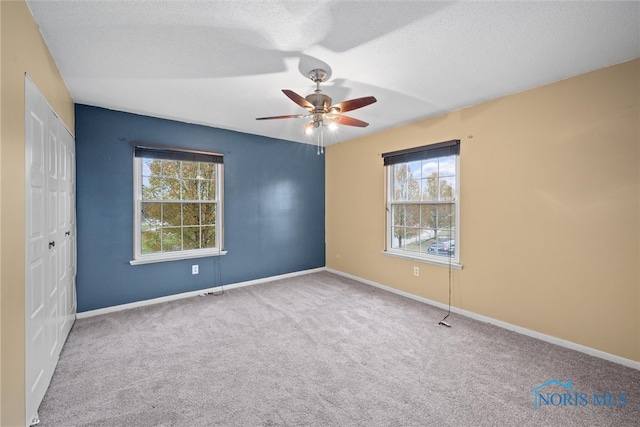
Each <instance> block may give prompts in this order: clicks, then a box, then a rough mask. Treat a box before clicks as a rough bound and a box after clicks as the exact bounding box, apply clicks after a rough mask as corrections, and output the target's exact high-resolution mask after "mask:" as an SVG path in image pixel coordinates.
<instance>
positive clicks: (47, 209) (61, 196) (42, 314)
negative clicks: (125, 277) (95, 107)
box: [25, 76, 75, 425]
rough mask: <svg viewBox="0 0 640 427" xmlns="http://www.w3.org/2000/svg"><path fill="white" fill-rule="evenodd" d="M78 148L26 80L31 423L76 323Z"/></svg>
mask: <svg viewBox="0 0 640 427" xmlns="http://www.w3.org/2000/svg"><path fill="white" fill-rule="evenodd" d="M74 153H75V146H74V141H73V137H71V135H70V134H69V132H68V131H67V130H66V128H65V127H64V125H63V124H62V122H61V121H60V119H59V118H58V117H57V116H56V115H55V113H54V112H53V110H52V109H51V107H50V106H49V104H48V103H47V101H46V100H45V98H44V97H43V96H42V94H41V93H40V91H39V90H38V89H37V88H36V86H35V85H34V84H33V82H32V81H31V80H30V79H29V78H28V77H27V76H25V238H26V242H25V243H26V245H25V381H26V383H25V384H26V396H25V406H26V414H25V416H26V424H27V425H28V424H31V422H32V421H33V420H34V419H35V418H36V417H37V410H38V407H39V406H40V402H41V401H42V398H43V397H44V394H45V392H46V391H47V387H48V386H49V383H50V381H51V377H52V376H53V371H54V370H55V367H56V364H57V362H58V355H59V354H60V350H61V349H62V344H63V343H64V340H65V339H66V337H67V335H68V333H69V330H70V329H71V325H72V324H73V320H74V319H75V177H74V172H73V171H74V170H75V167H74V165H73V164H72V162H74V161H75V158H74V155H75V154H74Z"/></svg>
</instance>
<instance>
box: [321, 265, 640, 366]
mask: <svg viewBox="0 0 640 427" xmlns="http://www.w3.org/2000/svg"><path fill="white" fill-rule="evenodd" d="M325 271H328V272H330V273H335V274H338V275H340V276H344V277H348V278H349V279H353V280H356V281H358V282H361V283H364V284H367V285H371V286H375V287H376V288H380V289H383V290H385V291H388V292H392V293H394V294H398V295H402V296H404V297H407V298H411V299H413V300H416V301H420V302H423V303H426V304H429V305H433V306H435V307H438V308H441V309H443V310H448V308H449V306H448V305H447V304H443V303H440V302H438V301H433V300H430V299H428V298H424V297H421V296H418V295H414V294H411V293H409V292H405V291H401V290H398V289H395V288H392V287H390V286H385V285H381V284H380V283H376V282H373V281H371V280H367V279H363V278H362V277H358V276H353V275H351V274H347V273H344V272H342V271H338V270H334V269H332V268H325ZM451 312H452V313H456V314H460V315H462V316H465V317H469V318H471V319H474V320H479V321H480V322H485V323H490V324H492V325H495V326H499V327H501V328H504V329H508V330H510V331H514V332H517V333H519V334H522V335H526V336H529V337H532V338H537V339H539V340H541V341H546V342H549V343H551V344H556V345H559V346H562V347H566V348H570V349H571V350H576V351H579V352H581V353H585V354H588V355H589V356H594V357H598V358H600V359H604V360H608V361H609V362H614V363H619V364H620V365H624V366H627V367H629V368H633V369H637V370H640V362H636V361H634V360H631V359H626V358H624V357H620V356H616V355H615V354H611V353H606V352H604V351H600V350H596V349H595V348H591V347H587V346H584V345H581V344H576V343H574V342H571V341H567V340H563V339H560V338H557V337H554V336H552V335H546V334H543V333H540V332H536V331H532V330H531V329H526V328H523V327H520V326H516V325H512V324H511V323H507V322H503V321H501V320H497V319H493V318H491V317H487V316H483V315H481V314H476V313H473V312H471V311H467V310H463V309H460V308H457V307H453V306H452V307H451Z"/></svg>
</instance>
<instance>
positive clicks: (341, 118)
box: [331, 115, 369, 128]
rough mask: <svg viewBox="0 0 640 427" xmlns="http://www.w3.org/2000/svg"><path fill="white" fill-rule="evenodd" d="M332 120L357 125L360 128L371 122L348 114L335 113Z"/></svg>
mask: <svg viewBox="0 0 640 427" xmlns="http://www.w3.org/2000/svg"><path fill="white" fill-rule="evenodd" d="M331 120H333V121H334V122H336V123H338V124H340V125H347V126H356V127H359V128H366V127H367V126H369V123H367V122H363V121H362V120H358V119H354V118H353V117H347V116H340V115H335V116H333V117H332V118H331Z"/></svg>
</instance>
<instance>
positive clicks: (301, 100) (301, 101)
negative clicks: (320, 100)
mask: <svg viewBox="0 0 640 427" xmlns="http://www.w3.org/2000/svg"><path fill="white" fill-rule="evenodd" d="M282 92H284V94H285V95H287V96H288V97H289V99H291V100H292V101H293V102H295V103H296V104H298V105H299V106H301V107H302V108H306V109H307V110H313V109H314V108H315V107H314V106H313V104H312V103H310V102H309V101H307V100H306V99H304V97H302V96H300V95H298V94H297V93H295V92H294V91H292V90H289V89H282Z"/></svg>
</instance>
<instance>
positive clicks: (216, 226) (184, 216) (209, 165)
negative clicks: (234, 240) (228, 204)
mask: <svg viewBox="0 0 640 427" xmlns="http://www.w3.org/2000/svg"><path fill="white" fill-rule="evenodd" d="M134 156H135V157H134V195H135V200H134V203H135V208H134V209H135V218H134V260H133V261H131V264H143V263H148V262H159V261H169V260H176V259H185V258H198V257H204V256H212V255H222V254H224V253H226V252H224V251H222V247H223V241H222V237H223V232H222V200H223V197H222V196H223V194H222V192H223V185H222V178H223V157H222V156H221V155H219V154H214V153H203V152H193V151H182V150H172V149H163V148H150V147H135V150H134Z"/></svg>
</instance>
